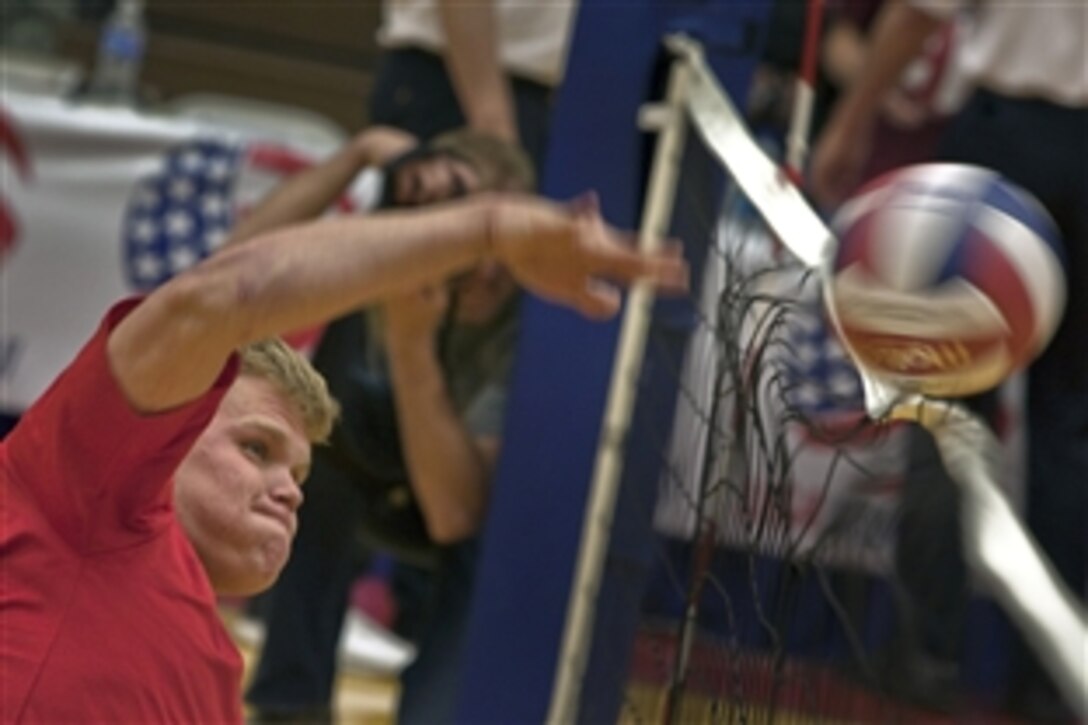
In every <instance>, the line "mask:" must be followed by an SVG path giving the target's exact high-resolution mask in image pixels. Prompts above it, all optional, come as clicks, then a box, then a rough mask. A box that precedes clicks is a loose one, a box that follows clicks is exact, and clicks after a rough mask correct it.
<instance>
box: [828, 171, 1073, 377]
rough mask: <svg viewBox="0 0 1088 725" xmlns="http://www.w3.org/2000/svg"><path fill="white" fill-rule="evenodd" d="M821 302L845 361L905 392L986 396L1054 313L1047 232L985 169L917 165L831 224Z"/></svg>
mask: <svg viewBox="0 0 1088 725" xmlns="http://www.w3.org/2000/svg"><path fill="white" fill-rule="evenodd" d="M832 226H833V228H834V231H835V234H836V236H837V237H838V247H837V249H836V253H835V255H834V256H833V259H832V263H831V268H830V270H829V274H828V277H827V281H828V294H827V299H828V303H829V304H830V305H831V311H832V313H833V314H832V317H833V318H834V319H835V321H836V324H837V326H838V328H839V332H840V334H841V336H842V337H843V340H844V342H845V343H846V345H847V347H848V348H849V349H850V351H851V352H852V353H853V355H854V357H855V359H857V360H858V361H860V362H861V363H862V365H863V366H864V367H865V368H866V369H867V370H868V371H869V372H870V373H872V374H874V375H876V376H878V377H880V378H883V379H884V380H886V381H888V382H890V383H892V384H893V385H895V386H897V387H899V388H901V389H903V390H908V391H913V392H920V393H924V394H927V395H934V396H942V397H955V396H962V395H968V394H972V393H975V392H979V391H983V390H987V389H989V388H992V387H994V386H995V385H998V384H999V383H1000V382H1001V381H1003V380H1004V379H1006V378H1007V377H1008V376H1010V375H1011V374H1013V373H1014V372H1016V371H1017V370H1020V369H1022V368H1023V367H1025V366H1026V365H1028V364H1029V363H1030V362H1031V361H1032V360H1033V359H1034V358H1035V357H1037V356H1038V355H1039V354H1040V353H1041V352H1042V351H1043V349H1045V347H1046V345H1047V343H1048V342H1049V341H1050V338H1051V337H1052V336H1053V334H1054V331H1055V329H1056V328H1057V326H1058V322H1059V321H1060V319H1061V315H1062V312H1063V310H1064V306H1065V293H1066V290H1065V277H1064V274H1063V253H1062V248H1061V241H1060V238H1059V235H1058V232H1057V229H1056V227H1055V224H1054V222H1053V220H1052V219H1051V217H1050V216H1049V214H1048V213H1047V212H1046V210H1045V209H1044V208H1043V206H1042V205H1041V204H1040V203H1039V202H1038V201H1037V200H1036V199H1035V198H1034V197H1033V196H1031V195H1030V194H1029V193H1028V192H1026V191H1024V190H1023V189H1021V188H1020V187H1018V186H1016V185H1014V184H1012V183H1010V182H1009V181H1008V180H1006V179H1004V178H1002V177H1001V176H1000V175H998V174H997V173H995V172H994V171H992V170H989V169H985V168H982V167H978V166H969V165H964V164H920V165H916V166H907V167H904V168H901V169H897V170H895V171H892V172H889V173H887V174H885V175H883V176H881V177H879V178H877V179H876V180H874V181H873V182H871V183H870V184H868V185H866V186H865V187H863V188H862V189H861V190H860V191H859V192H858V193H857V194H855V195H854V196H853V197H852V198H851V199H850V200H848V201H847V202H846V203H845V204H844V205H843V206H842V207H841V209H840V210H839V212H838V213H837V214H836V215H835V218H834V220H833V223H832Z"/></svg>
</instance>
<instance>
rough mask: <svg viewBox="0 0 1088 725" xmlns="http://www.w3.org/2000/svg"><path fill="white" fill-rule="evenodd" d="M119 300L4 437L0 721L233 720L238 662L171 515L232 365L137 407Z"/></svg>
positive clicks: (0, 456)
mask: <svg viewBox="0 0 1088 725" xmlns="http://www.w3.org/2000/svg"><path fill="white" fill-rule="evenodd" d="M136 304H138V302H136V301H128V302H124V303H121V304H119V305H118V306H117V307H115V308H114V309H113V310H111V311H110V313H109V314H108V315H107V317H106V320H105V322H104V323H103V325H102V327H101V328H100V329H99V330H98V332H97V334H96V335H95V336H94V338H93V339H92V340H91V341H90V342H89V343H88V344H87V346H86V347H85V348H83V350H82V351H81V352H80V354H79V356H78V357H77V358H76V360H75V361H74V362H73V363H72V365H71V366H70V367H69V368H68V369H67V370H66V371H65V372H64V373H63V374H62V375H61V376H60V377H59V378H58V379H57V381H56V382H55V383H53V385H52V386H51V387H50V388H49V390H48V391H46V393H45V394H44V395H43V396H42V398H41V399H40V400H39V401H38V402H37V403H36V404H35V405H34V406H33V407H32V408H31V409H30V410H29V411H27V413H26V414H25V415H24V416H23V418H22V420H21V421H20V423H19V425H18V426H16V428H15V429H14V430H13V431H12V432H11V433H10V434H9V435H8V437H7V438H6V439H5V440H4V441H2V442H0V722H3V723H8V722H12V721H21V722H71V723H137V722H138V723H147V722H188V723H216V722H241V720H242V705H241V703H242V700H241V678H242V659H241V656H240V655H239V653H238V650H237V649H236V648H235V647H234V644H233V643H232V641H231V639H230V636H229V635H228V634H227V632H226V630H225V629H224V627H223V625H222V623H221V622H220V620H219V617H218V615H217V611H216V599H215V595H214V593H213V592H212V589H211V584H210V583H209V581H208V578H207V576H206V575H205V573H204V569H203V567H202V566H201V564H200V561H199V559H198V558H197V555H196V552H195V551H194V550H193V547H192V545H191V544H190V543H189V541H188V539H187V538H186V537H185V534H184V532H183V530H182V529H181V527H180V525H179V524H178V522H177V520H176V517H175V515H174V510H173V504H172V501H171V495H172V490H173V485H172V482H173V479H172V476H173V473H174V470H175V469H176V468H177V466H178V464H179V463H180V462H181V460H182V459H183V458H184V457H185V455H186V453H187V452H188V451H189V449H190V447H191V446H192V444H193V442H194V441H195V440H196V438H197V436H199V434H200V432H201V431H202V430H203V429H204V427H205V426H206V425H207V424H208V422H209V421H210V420H211V418H212V416H213V415H214V413H215V410H216V408H217V406H218V405H219V402H220V400H221V399H222V397H223V395H224V393H225V392H226V390H227V388H228V387H229V386H230V384H231V382H232V381H233V380H234V377H235V375H236V374H237V362H236V361H234V360H232V361H231V362H230V363H229V364H228V365H227V366H226V368H225V369H224V371H223V374H222V375H221V376H220V379H219V380H218V381H217V382H216V384H215V385H214V386H213V388H212V390H210V391H209V392H208V393H207V394H206V395H204V396H203V397H202V398H200V399H199V400H197V401H194V402H192V403H190V404H187V405H185V406H182V407H181V408H179V409H176V410H172V411H170V412H168V413H164V414H158V415H148V416H141V415H139V414H137V413H136V412H134V411H133V410H132V409H131V408H130V407H129V405H128V404H127V402H126V401H125V398H124V396H123V394H122V393H121V391H120V389H119V388H118V387H117V384H116V382H115V380H114V378H113V375H112V373H111V372H110V370H109V365H108V361H107V357H106V339H107V336H108V334H109V330H110V329H112V327H113V326H114V325H115V324H116V323H117V322H118V321H119V320H121V319H122V318H123V317H124V315H125V314H127V312H128V311H129V310H131V309H132V308H133V307H134V306H135V305H136Z"/></svg>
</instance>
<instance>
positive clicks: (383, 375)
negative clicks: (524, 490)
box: [232, 127, 533, 721]
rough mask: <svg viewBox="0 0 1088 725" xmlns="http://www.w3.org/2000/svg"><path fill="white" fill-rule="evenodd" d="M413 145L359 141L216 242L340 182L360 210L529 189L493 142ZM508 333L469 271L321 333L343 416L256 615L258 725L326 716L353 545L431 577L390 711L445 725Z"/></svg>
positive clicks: (453, 135)
mask: <svg viewBox="0 0 1088 725" xmlns="http://www.w3.org/2000/svg"><path fill="white" fill-rule="evenodd" d="M413 144H414V139H412V137H410V136H408V135H407V134H405V133H403V132H401V131H398V130H396V129H390V128H383V127H377V128H373V129H369V130H367V131H364V132H362V133H361V134H359V135H358V137H357V138H356V139H355V140H354V141H353V142H352V143H351V144H349V145H348V146H347V147H346V148H344V149H343V150H342V151H341V152H340V153H338V154H336V155H334V156H333V157H331V158H330V159H329V160H328V161H326V162H325V163H323V164H320V165H318V166H316V167H314V168H312V169H310V170H308V171H305V172H303V173H301V174H299V175H297V176H296V177H293V178H292V179H290V180H289V181H287V182H286V183H284V184H283V185H282V186H281V187H280V188H279V189H277V190H275V191H274V192H273V193H272V194H271V195H270V196H269V197H268V198H267V199H266V200H265V201H264V202H263V203H262V204H261V205H260V206H258V207H257V208H256V209H255V210H254V212H253V213H252V214H251V215H250V216H249V217H247V218H246V219H245V220H243V221H242V222H241V224H240V225H239V226H238V227H237V228H236V229H235V231H234V233H233V234H232V241H235V242H238V241H241V240H244V239H245V238H247V237H248V236H251V235H253V234H256V233H259V232H261V231H263V230H264V229H266V228H268V227H271V226H276V225H281V224H287V223H291V222H295V221H299V220H302V219H305V218H308V217H312V216H315V215H317V214H320V213H322V212H324V211H325V209H327V208H329V207H331V206H332V205H333V204H334V203H335V202H336V200H337V199H338V198H340V196H341V194H342V193H343V192H345V191H346V190H349V189H351V190H352V194H351V195H352V196H354V197H356V198H359V197H360V196H361V197H362V198H359V202H360V206H362V207H364V208H368V207H369V208H372V207H374V206H380V207H397V206H402V207H403V206H417V205H421V204H429V203H435V202H440V201H444V200H447V199H450V198H454V197H457V196H461V195H465V194H471V193H474V192H477V191H483V190H505V191H528V190H530V189H531V188H532V186H533V172H532V165H531V163H530V162H529V160H528V158H527V157H526V156H525V155H524V154H523V152H521V151H520V150H519V149H518V148H517V147H516V146H513V145H512V144H510V143H508V142H505V141H502V140H499V139H497V138H494V137H491V136H486V135H482V134H480V133H478V132H475V131H472V130H468V129H462V130H459V131H453V132H449V133H446V134H443V135H440V136H439V137H437V138H435V139H434V140H432V141H431V142H430V143H428V144H423V145H421V146H418V147H416V146H413ZM383 160H389V161H388V162H387V163H385V164H382V165H379V164H378V162H381V161H383ZM516 327H517V294H516V289H515V285H514V282H513V279H512V278H511V277H510V276H509V273H508V272H507V271H506V270H504V269H503V268H502V267H501V266H499V265H495V264H490V263H485V264H483V265H480V266H479V267H478V268H476V269H475V270H473V271H471V272H468V273H466V274H463V275H460V276H459V277H457V278H456V279H454V280H451V281H450V282H449V283H443V284H440V285H437V286H434V287H430V288H428V289H424V290H416V291H413V292H411V293H409V294H406V295H402V296H399V297H397V298H396V299H394V300H391V301H389V302H388V303H386V304H384V305H382V307H381V308H380V309H377V310H371V311H368V312H367V313H355V314H352V315H350V316H347V317H345V318H342V319H340V320H337V321H335V322H334V323H333V324H332V325H330V327H329V328H328V329H327V330H326V331H325V334H324V337H323V338H322V341H321V343H320V344H319V346H318V349H317V351H316V353H315V357H314V360H315V365H316V366H317V368H318V369H319V370H321V371H322V373H323V374H325V375H326V377H327V378H328V379H329V381H330V386H331V388H332V390H333V393H334V394H335V395H336V397H337V398H338V399H339V400H340V401H341V402H342V403H343V405H344V415H343V419H342V421H341V424H340V425H339V426H338V427H337V429H336V430H335V431H334V433H333V436H332V444H331V446H330V447H329V448H327V449H320V450H318V451H317V452H316V453H315V463H314V472H313V475H312V480H311V483H310V484H309V487H308V497H307V507H306V508H305V509H304V510H303V513H302V517H301V530H300V535H299V537H298V538H297V540H296V542H295V546H294V552H293V557H292V561H291V563H290V564H289V565H288V567H287V568H286V570H285V572H284V575H283V577H282V578H281V580H280V581H279V583H278V584H277V586H276V587H275V589H274V590H273V591H272V592H271V593H270V595H269V597H268V599H267V601H266V602H265V603H264V606H263V614H264V617H265V619H266V620H267V626H266V634H265V638H264V645H263V650H262V653H261V656H260V661H259V664H258V666H257V670H256V674H255V677H254V680H253V683H252V684H251V686H250V688H249V691H248V693H247V699H248V701H249V703H250V704H251V705H252V706H253V708H254V710H255V711H256V713H257V715H256V717H257V719H258V720H263V721H283V720H291V721H321V720H328V719H330V718H331V707H330V706H331V700H332V694H333V689H334V682H335V676H336V672H337V664H338V657H337V647H338V642H339V641H340V639H341V637H342V636H343V635H342V624H343V623H344V621H345V614H346V613H347V612H348V608H349V593H350V591H351V585H352V582H353V581H354V580H355V578H356V577H357V576H358V574H359V572H360V568H361V567H360V561H361V559H362V558H364V556H365V553H364V552H361V551H360V550H359V549H360V543H361V542H360V538H361V539H362V540H363V541H365V543H366V545H367V546H368V547H369V548H370V549H372V550H376V551H387V552H391V553H392V554H393V555H394V556H396V557H397V558H398V559H400V560H402V561H407V562H410V563H412V564H415V565H418V566H421V567H424V569H425V571H426V572H427V575H428V576H429V577H433V580H434V584H435V589H434V590H433V593H430V592H429V593H428V597H427V599H426V600H425V601H423V602H420V603H419V605H420V606H421V607H422V609H423V611H422V612H417V613H416V616H418V617H419V618H420V619H421V621H420V625H419V626H420V630H421V631H420V635H419V638H418V654H417V656H416V658H415V660H414V661H413V663H412V664H411V665H410V666H409V668H408V670H407V671H406V672H405V673H404V676H403V680H402V688H401V689H402V702H401V707H400V713H399V714H400V717H401V719H402V720H405V721H411V720H412V719H420V720H422V721H435V720H443V719H446V717H447V716H448V714H449V708H451V707H452V700H453V697H454V695H455V683H456V673H457V659H458V653H459V651H460V646H459V642H460V638H461V635H462V631H463V625H464V621H465V618H466V617H467V612H468V602H469V598H470V594H471V591H472V582H473V572H474V568H475V567H474V563H475V559H476V557H475V544H474V543H473V542H472V539H473V537H474V535H475V534H476V533H477V531H478V530H479V528H480V526H481V524H482V519H483V515H484V512H485V510H486V502H487V494H488V485H489V481H490V477H491V471H492V468H493V465H494V462H495V458H496V456H497V454H498V449H499V444H500V437H501V430H502V420H503V413H504V408H505V399H506V381H507V378H508V375H509V371H510V366H511V363H512V358H513V348H514V342H515V337H516ZM360 535H361V536H360ZM350 621H351V620H349V622H350ZM349 631H351V630H350V629H349ZM390 669H396V663H390Z"/></svg>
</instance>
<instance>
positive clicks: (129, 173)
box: [0, 92, 329, 413]
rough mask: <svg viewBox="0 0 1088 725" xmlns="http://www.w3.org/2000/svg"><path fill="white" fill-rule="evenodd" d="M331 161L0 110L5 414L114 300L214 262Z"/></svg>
mask: <svg viewBox="0 0 1088 725" xmlns="http://www.w3.org/2000/svg"><path fill="white" fill-rule="evenodd" d="M328 150H329V149H309V150H306V149H301V148H298V147H297V146H289V145H287V144H285V143H282V142H277V141H275V140H270V139H256V138H244V137H242V136H240V135H239V134H238V133H236V132H230V131H225V130H222V129H216V128H212V127H210V126H206V125H202V124H200V123H197V122H194V121H188V120H181V119H174V118H165V117H164V118H155V117H150V116H146V115H141V114H139V113H136V112H133V111H131V110H128V109H124V108H112V107H111V108H105V107H91V106H80V105H75V104H72V103H70V102H67V101H63V100H60V99H56V98H51V97H42V96H33V95H22V94H16V93H12V92H4V93H3V95H2V96H0V173H2V177H0V178H2V181H3V183H2V185H0V411H3V412H9V413H17V412H19V411H21V410H24V409H25V408H26V407H27V406H28V405H29V404H30V403H31V402H32V401H33V400H34V399H35V398H36V397H37V396H38V395H40V394H41V393H42V392H43V390H44V389H45V387H46V386H47V385H48V384H49V382H50V381H51V380H52V379H53V378H54V377H55V376H56V375H57V374H58V373H59V372H60V371H61V370H62V369H63V367H64V366H65V365H66V364H67V363H68V361H69V360H71V359H72V357H73V356H74V355H75V353H76V352H77V351H78V349H79V347H80V346H81V345H82V344H83V342H84V341H85V340H86V339H87V337H88V336H89V335H90V334H91V332H93V330H94V328H95V326H96V325H97V323H98V322H99V320H100V319H101V316H102V314H103V312H104V311H105V310H106V309H107V308H108V307H109V306H110V304H112V303H113V302H114V301H115V300H117V299H118V298H121V297H123V296H126V295H130V294H133V293H136V292H139V291H142V290H147V289H150V288H151V287H154V286H155V285H157V284H159V283H161V282H162V281H163V280H165V279H167V278H169V277H170V276H171V275H173V274H175V273H176V272H178V271H180V270H181V269H184V268H186V267H188V266H190V265H192V264H193V263H194V262H196V261H197V260H199V259H200V258H202V257H204V256H206V255H207V254H208V253H209V252H211V251H212V250H214V249H215V247H216V246H217V244H218V243H219V242H221V240H222V238H223V236H224V234H225V232H226V230H227V229H228V228H229V225H230V223H231V222H232V220H233V218H234V216H235V215H236V214H237V213H238V212H239V211H242V210H244V208H245V207H246V206H248V205H250V204H252V203H253V202H254V201H255V200H256V199H258V198H259V197H260V196H261V195H263V194H264V193H265V192H266V191H267V190H268V188H270V186H271V185H272V184H274V183H275V182H276V181H278V180H279V179H280V178H281V177H282V176H283V175H285V174H289V173H291V172H293V171H297V170H298V169H300V168H303V167H305V166H308V165H309V164H310V163H311V161H312V159H313V158H315V157H316V156H317V155H318V154H319V153H320V154H323V153H326V152H327V151H328Z"/></svg>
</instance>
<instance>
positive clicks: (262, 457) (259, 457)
mask: <svg viewBox="0 0 1088 725" xmlns="http://www.w3.org/2000/svg"><path fill="white" fill-rule="evenodd" d="M242 450H243V451H245V453H246V455H248V456H249V457H250V458H252V459H253V460H255V461H261V462H263V461H267V460H268V446H267V445H265V444H264V443H263V442H262V441H244V442H243V443H242Z"/></svg>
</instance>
